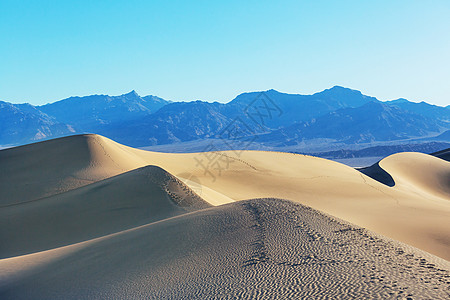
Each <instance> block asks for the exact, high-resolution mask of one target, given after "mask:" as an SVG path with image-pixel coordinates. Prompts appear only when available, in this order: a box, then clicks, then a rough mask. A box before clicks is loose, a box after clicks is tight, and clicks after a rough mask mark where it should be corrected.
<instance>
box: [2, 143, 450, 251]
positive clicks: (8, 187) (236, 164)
mask: <svg viewBox="0 0 450 300" xmlns="http://www.w3.org/2000/svg"><path fill="white" fill-rule="evenodd" d="M211 148H213V145H211V147H209V148H208V149H211ZM410 156H411V155H410V154H406V155H400V156H395V155H394V156H392V157H388V158H386V159H385V160H382V161H381V162H380V167H381V168H382V169H383V170H385V171H386V172H387V173H388V174H389V176H391V177H392V178H393V180H394V181H395V185H393V186H388V185H386V184H383V183H382V182H379V181H377V180H375V179H373V178H371V177H369V176H366V175H365V174H362V173H361V172H359V171H357V170H355V169H353V168H351V167H348V166H346V165H343V164H340V163H337V162H333V161H330V160H326V159H321V158H316V157H311V156H305V155H297V154H289V153H276V152H264V151H220V152H205V153H189V154H169V153H158V152H149V151H144V150H138V149H133V148H130V147H126V146H123V145H120V144H118V143H116V142H114V141H111V140H109V139H107V138H104V137H101V136H97V135H86V136H73V137H68V138H63V139H56V140H52V141H47V142H42V143H37V144H32V145H27V146H23V147H18V148H13V149H6V150H2V151H0V168H1V170H2V173H1V175H0V203H1V205H3V206H5V205H10V204H14V203H20V202H26V201H30V200H35V199H40V198H42V197H45V196H51V195H56V194H58V193H61V192H65V191H70V190H73V189H76V188H79V187H81V186H85V185H88V184H91V183H93V182H97V181H100V180H104V179H106V178H108V177H111V176H114V175H118V174H121V173H123V172H126V171H130V170H133V169H136V168H139V167H143V166H146V165H154V166H159V167H161V168H163V169H164V170H166V171H167V172H169V173H170V174H172V175H175V176H179V179H180V180H182V181H183V182H184V183H185V184H187V185H188V186H190V187H191V188H192V189H193V190H195V191H196V192H197V194H199V196H200V197H202V198H203V199H204V200H205V201H206V202H208V203H210V204H212V205H218V204H223V203H228V202H231V201H241V200H246V199H252V198H280V199H287V200H291V201H294V202H298V203H302V204H306V205H308V206H311V207H313V208H315V209H318V210H320V211H323V212H326V213H329V214H331V215H333V216H336V217H339V218H341V219H344V220H347V221H349V222H351V223H354V224H356V225H359V226H362V227H365V228H368V229H370V230H372V231H375V232H378V233H380V234H383V235H386V236H388V237H390V238H394V239H396V240H399V241H402V242H405V243H407V244H410V245H413V246H415V247H418V248H420V249H423V250H425V251H428V252H430V253H433V254H435V255H438V256H440V257H442V258H445V259H448V260H450V230H448V228H450V201H449V199H450V194H449V192H448V191H449V190H450V181H449V180H448V174H449V172H450V163H449V162H447V161H445V160H442V159H438V158H434V157H431V156H428V155H415V154H414V155H413V156H414V158H413V159H410ZM391 173H392V174H391ZM430 178H432V179H430Z"/></svg>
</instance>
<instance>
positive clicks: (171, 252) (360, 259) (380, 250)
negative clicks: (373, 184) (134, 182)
mask: <svg viewBox="0 0 450 300" xmlns="http://www.w3.org/2000/svg"><path fill="white" fill-rule="evenodd" d="M71 247H72V248H73V249H68V248H71ZM58 251H59V252H61V253H58ZM47 256H51V257H52V258H54V259H48V257H47ZM33 262H34V264H33ZM11 269H14V270H20V272H11ZM0 274H10V275H3V276H2V277H0V278H1V279H2V282H1V283H0V298H1V299H30V298H33V299H217V298H219V299H319V298H320V299H338V298H345V299H348V298H354V299H402V298H404V299H407V298H412V299H448V298H449V297H450V294H449V286H450V281H449V278H450V265H449V263H448V262H447V261H444V260H441V259H439V258H437V257H434V256H432V255H429V254H428V253H425V252H422V251H420V250H417V249H415V248H412V247H410V246H406V245H404V244H401V243H398V242H396V241H393V240H389V239H386V238H383V237H381V236H378V235H376V234H373V233H371V232H369V231H367V230H364V229H362V228H360V227H356V226H353V225H350V224H349V223H347V222H345V221H341V220H338V219H336V218H333V217H330V216H327V215H324V214H322V213H319V212H317V211H315V210H313V209H311V208H308V207H305V206H302V205H299V204H295V203H293V202H289V201H283V200H278V199H257V200H251V201H242V202H235V203H231V204H227V205H222V206H218V207H213V208H208V209H204V210H200V211H197V212H193V213H188V214H184V215H181V216H177V217H173V218H169V219H166V220H163V221H159V222H155V223H152V224H148V225H144V226H141V227H137V228H135V229H131V230H127V231H123V232H120V233H117V234H113V235H109V236H105V237H102V238H98V239H95V240H90V241H86V242H83V243H80V244H76V245H73V246H69V247H64V248H60V249H54V250H50V251H45V252H42V253H35V254H31V255H25V256H20V257H14V258H10V259H3V260H0Z"/></svg>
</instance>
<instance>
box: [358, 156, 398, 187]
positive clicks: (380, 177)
mask: <svg viewBox="0 0 450 300" xmlns="http://www.w3.org/2000/svg"><path fill="white" fill-rule="evenodd" d="M357 170H358V171H360V172H361V173H363V174H365V175H367V176H369V177H370V178H372V179H375V180H376V181H379V182H381V183H383V184H385V185H387V186H390V187H392V186H394V185H395V182H394V179H393V178H392V176H391V175H390V174H389V173H388V172H386V171H385V170H383V169H382V168H381V167H380V164H379V162H377V163H375V164H373V165H371V166H370V167H366V168H357Z"/></svg>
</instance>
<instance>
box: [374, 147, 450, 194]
mask: <svg viewBox="0 0 450 300" xmlns="http://www.w3.org/2000/svg"><path fill="white" fill-rule="evenodd" d="M380 166H381V167H382V168H383V169H384V170H386V171H387V172H388V173H389V174H390V175H391V176H392V177H393V178H394V181H395V183H396V186H397V189H403V190H405V191H409V190H414V191H415V192H418V193H419V192H420V193H424V194H431V195H436V196H439V197H442V198H446V199H448V200H450V167H449V163H446V162H443V161H442V160H441V159H439V158H436V157H433V156H431V155H426V154H422V153H414V152H403V153H397V154H394V155H391V156H389V157H386V158H385V159H383V160H381V161H380ZM424 196H426V195H424Z"/></svg>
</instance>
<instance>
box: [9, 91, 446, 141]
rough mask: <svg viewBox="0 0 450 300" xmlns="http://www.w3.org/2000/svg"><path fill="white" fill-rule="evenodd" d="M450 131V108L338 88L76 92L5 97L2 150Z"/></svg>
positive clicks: (427, 135) (390, 137)
mask: <svg viewBox="0 0 450 300" xmlns="http://www.w3.org/2000/svg"><path fill="white" fill-rule="evenodd" d="M449 130H450V106H447V107H441V106H436V105H431V104H428V103H425V102H421V103H414V102H410V101H408V100H406V99H397V100H393V101H386V102H382V101H379V100H378V99H376V98H374V97H370V96H366V95H363V94H362V93H361V92H359V91H357V90H352V89H348V88H344V87H340V86H335V87H333V88H330V89H326V90H324V91H322V92H318V93H315V94H313V95H298V94H286V93H281V92H278V91H275V90H268V91H265V92H250V93H243V94H240V95H238V96H237V97H236V98H235V99H233V100H232V101H230V102H228V103H225V104H224V103H218V102H213V103H210V102H204V101H192V102H172V101H167V100H164V99H162V98H159V97H156V96H144V97H141V96H139V95H138V94H137V93H136V92H135V91H132V92H130V93H127V94H124V95H120V96H108V95H91V96H86V97H71V98H68V99H64V100H61V101H57V102H54V103H50V104H46V105H42V106H33V105H30V104H12V103H8V102H0V145H2V146H4V147H5V146H16V145H21V144H26V143H30V142H35V141H39V140H44V139H49V138H55V137H60V136H66V135H73V134H79V133H96V134H101V135H104V136H106V137H109V138H111V139H113V140H116V141H118V142H120V143H123V144H126V145H129V146H133V147H145V146H152V145H163V144H174V143H183V142H192V141H196V140H204V139H212V140H221V141H241V142H246V141H248V142H252V143H257V144H260V145H263V146H269V147H275V148H276V147H293V148H295V147H298V148H300V147H301V146H302V145H304V144H305V143H310V144H314V143H326V144H328V145H359V144H361V145H363V144H364V145H366V146H367V145H370V144H371V143H372V144H373V143H388V142H390V143H391V142H398V143H404V142H408V141H410V140H414V141H416V142H417V141H418V140H421V139H423V140H427V141H428V142H430V141H434V140H436V141H450V136H449V132H450V131H449ZM243 145H245V144H243ZM332 148H333V147H331V146H330V149H332ZM341 148H342V147H341Z"/></svg>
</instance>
